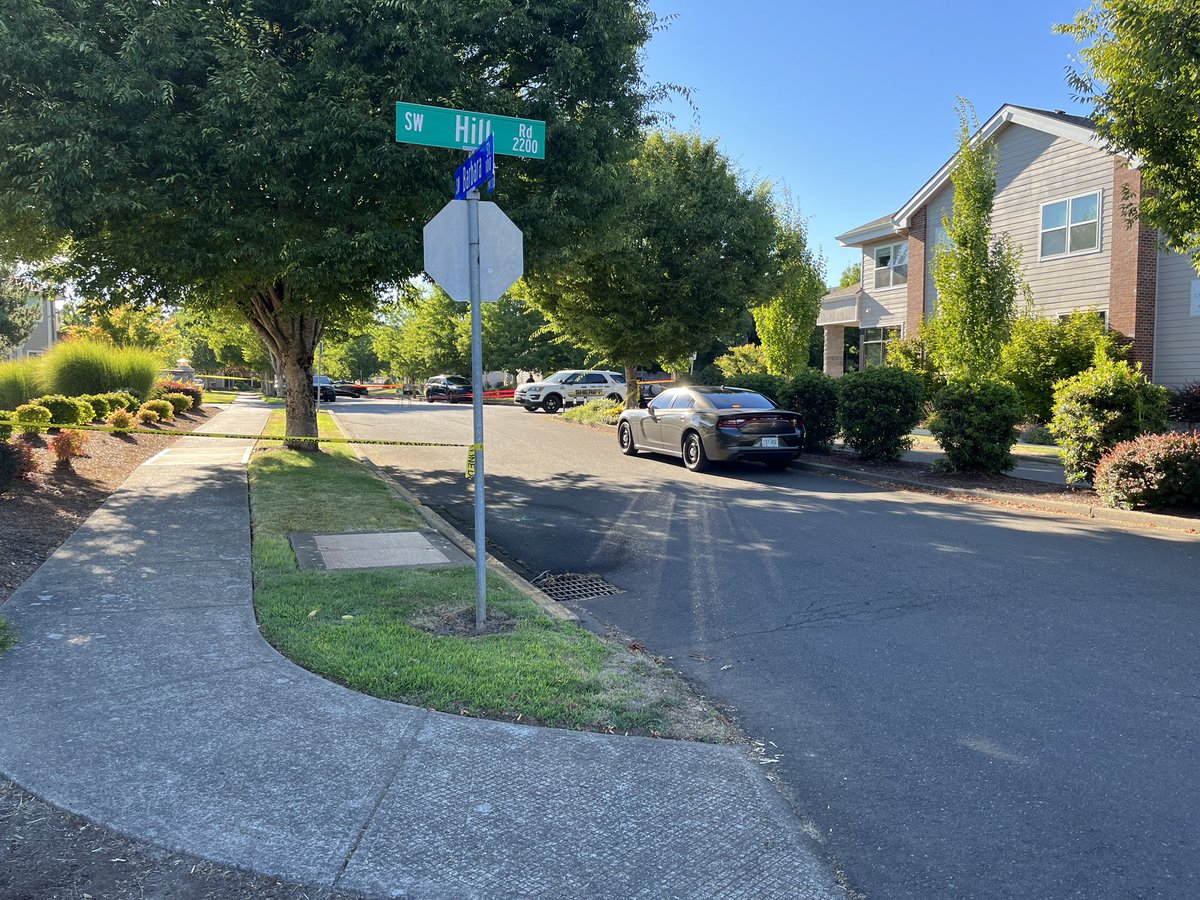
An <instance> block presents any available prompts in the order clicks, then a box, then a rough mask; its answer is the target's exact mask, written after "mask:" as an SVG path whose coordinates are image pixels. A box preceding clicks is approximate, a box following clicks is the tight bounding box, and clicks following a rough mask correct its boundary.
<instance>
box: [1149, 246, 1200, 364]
mask: <svg viewBox="0 0 1200 900" xmlns="http://www.w3.org/2000/svg"><path fill="white" fill-rule="evenodd" d="M1196 279H1197V275H1196V270H1195V269H1193V268H1192V264H1191V262H1189V261H1188V258H1187V257H1186V256H1182V255H1180V254H1178V253H1172V252H1170V251H1168V250H1162V251H1160V252H1159V254H1158V298H1157V303H1156V304H1155V306H1156V311H1155V316H1154V380H1155V382H1157V383H1158V384H1163V385H1167V386H1169V387H1174V386H1179V385H1182V384H1185V383H1187V382H1189V381H1197V380H1200V316H1193V315H1192V314H1191V292H1192V282H1193V281H1194V280H1196Z"/></svg>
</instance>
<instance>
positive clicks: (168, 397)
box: [158, 393, 192, 416]
mask: <svg viewBox="0 0 1200 900" xmlns="http://www.w3.org/2000/svg"><path fill="white" fill-rule="evenodd" d="M158 399H159V400H165V401H166V402H167V403H170V404H171V409H172V410H173V411H174V413H175V415H177V416H178V415H180V414H181V413H185V412H187V411H188V410H189V409H191V408H192V398H191V397H189V396H188V395H187V394H177V393H171V394H163V395H162V396H161V397H159V398H158Z"/></svg>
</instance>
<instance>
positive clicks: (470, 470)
mask: <svg viewBox="0 0 1200 900" xmlns="http://www.w3.org/2000/svg"><path fill="white" fill-rule="evenodd" d="M0 425H11V426H12V427H13V428H14V429H21V428H25V427H28V426H29V425H30V423H28V422H20V421H18V420H16V419H0ZM35 427H36V428H37V429H38V430H39V431H45V430H48V429H50V428H58V429H60V430H62V431H101V432H110V433H113V434H151V435H154V436H155V437H202V438H231V439H234V440H240V441H271V442H279V443H282V442H284V441H288V442H293V443H294V442H296V441H313V442H320V443H322V444H373V445H375V446H383V447H467V448H469V449H468V451H467V480H468V481H469V480H470V479H472V478H474V477H475V451H476V450H482V449H483V444H445V443H440V442H438V441H386V440H381V439H378V438H330V437H297V436H295V435H284V436H282V437H274V436H271V435H264V434H224V433H221V432H215V431H173V430H169V429H166V430H164V429H159V428H114V427H113V426H112V425H44V424H41V423H38V424H37V425H36V426H35Z"/></svg>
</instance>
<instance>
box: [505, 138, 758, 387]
mask: <svg viewBox="0 0 1200 900" xmlns="http://www.w3.org/2000/svg"><path fill="white" fill-rule="evenodd" d="M776 237H777V224H776V221H775V216H774V210H773V205H772V202H771V199H770V196H769V194H768V191H767V186H766V185H757V186H747V185H744V184H743V183H742V180H741V179H740V178H739V176H738V173H737V172H735V171H734V169H733V167H732V166H731V165H730V163H729V161H728V160H727V159H726V158H725V157H724V156H723V155H722V154H721V152H720V151H719V150H718V149H717V145H716V141H706V140H702V139H700V138H699V137H697V136H695V135H688V134H675V133H671V134H663V133H657V132H656V133H652V134H650V135H649V136H648V137H647V138H646V140H645V142H644V144H643V146H642V150H641V153H640V154H639V155H638V156H637V158H636V159H635V160H634V161H633V163H632V165H631V166H630V167H629V169H628V172H627V179H626V186H625V202H624V204H623V206H622V208H621V211H620V214H619V221H618V222H617V223H616V224H615V225H614V226H613V227H612V228H611V229H610V230H609V233H608V234H607V235H605V236H604V238H603V239H601V240H597V241H596V242H595V243H593V244H592V245H590V246H589V247H586V248H581V249H579V250H577V251H575V252H574V253H573V254H572V257H571V258H570V259H566V260H562V261H560V263H559V264H558V265H556V266H555V267H554V268H553V269H551V270H549V271H548V272H545V273H536V274H535V276H534V277H532V278H530V279H529V282H530V286H531V296H532V299H533V300H534V302H535V303H536V304H537V305H538V307H539V308H540V309H541V310H542V312H543V313H544V314H545V315H546V318H547V319H548V320H549V321H550V323H551V325H552V326H553V327H554V328H555V329H556V330H558V331H559V332H561V333H563V334H565V335H567V336H568V337H570V338H571V339H572V340H573V341H575V342H576V343H578V344H579V345H581V346H583V347H586V348H587V349H589V350H591V351H593V352H594V353H596V354H598V355H599V356H601V357H604V358H607V359H610V360H613V361H614V362H620V363H623V364H624V365H625V368H626V372H627V377H632V374H633V369H634V367H635V366H636V365H638V364H639V363H650V362H653V361H656V360H662V359H679V358H681V357H685V356H688V355H690V353H692V352H693V351H694V350H697V349H704V348H707V347H708V346H709V345H710V344H711V343H712V341H713V339H714V338H715V337H717V336H718V335H720V334H721V333H722V332H723V331H725V330H727V329H729V327H730V326H731V324H732V323H733V322H734V321H736V319H737V316H738V314H739V313H740V312H742V311H744V310H745V309H746V307H747V305H756V304H757V303H758V302H761V301H762V300H764V299H765V298H767V297H768V296H769V295H770V292H771V287H772V282H771V275H772V274H773V273H774V272H775V269H776V262H775V259H774V251H775V247H776ZM634 401H635V402H636V398H634Z"/></svg>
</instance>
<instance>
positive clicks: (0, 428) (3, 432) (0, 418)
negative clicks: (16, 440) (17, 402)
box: [0, 409, 17, 441]
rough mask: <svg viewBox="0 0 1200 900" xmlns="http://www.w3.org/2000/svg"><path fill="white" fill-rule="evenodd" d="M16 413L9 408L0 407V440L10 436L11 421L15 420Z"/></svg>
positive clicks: (11, 430) (11, 429) (5, 439)
mask: <svg viewBox="0 0 1200 900" xmlns="http://www.w3.org/2000/svg"><path fill="white" fill-rule="evenodd" d="M16 418H17V414H16V413H15V412H13V411H12V410H11V409H0V441H7V440H8V439H9V438H10V437H12V433H13V424H12V423H13V422H14V421H15V420H16Z"/></svg>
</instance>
